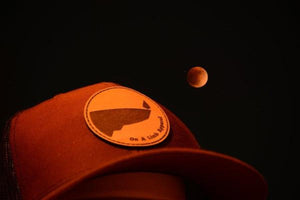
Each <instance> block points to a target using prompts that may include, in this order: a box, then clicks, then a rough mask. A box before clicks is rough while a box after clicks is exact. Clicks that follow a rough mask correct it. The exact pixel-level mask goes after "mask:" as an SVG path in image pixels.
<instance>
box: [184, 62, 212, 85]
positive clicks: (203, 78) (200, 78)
mask: <svg viewBox="0 0 300 200" xmlns="http://www.w3.org/2000/svg"><path fill="white" fill-rule="evenodd" d="M207 80H208V74H207V72H206V70H205V69H204V68H203V67H199V66H196V67H192V68H191V69H190V70H189V71H188V73H187V82H188V84H189V85H190V86H192V87H194V88H200V87H203V86H204V85H205V84H206V83H207Z"/></svg>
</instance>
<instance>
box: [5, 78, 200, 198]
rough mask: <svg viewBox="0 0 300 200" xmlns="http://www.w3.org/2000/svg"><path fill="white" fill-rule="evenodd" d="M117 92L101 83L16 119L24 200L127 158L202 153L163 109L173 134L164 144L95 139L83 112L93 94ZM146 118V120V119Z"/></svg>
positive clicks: (14, 140)
mask: <svg viewBox="0 0 300 200" xmlns="http://www.w3.org/2000/svg"><path fill="white" fill-rule="evenodd" d="M113 86H118V85H117V84H115V83H99V84H94V85H91V86H87V87H84V88H80V89H76V90H73V91H70V92H67V93H64V94H60V95H57V96H55V97H54V98H52V99H49V100H47V101H44V102H42V103H40V104H38V105H36V106H34V107H32V108H30V109H27V110H24V111H22V112H20V113H19V114H17V115H16V116H15V117H14V118H13V120H12V122H11V131H10V145H11V149H12V156H13V160H14V165H15V170H16V176H17V179H18V183H19V187H20V190H21V194H22V196H23V198H24V199H39V198H41V197H43V196H44V195H45V194H46V193H47V192H49V191H51V190H52V189H53V188H55V187H59V184H62V183H64V182H66V181H68V180H70V179H72V177H74V176H76V175H77V174H78V173H83V174H84V173H85V171H88V170H91V169H93V168H96V167H99V166H102V165H103V166H104V165H106V164H108V163H111V162H113V161H114V160H118V159H119V158H122V157H126V156H132V155H134V154H136V155H138V154H139V153H141V152H145V151H149V150H153V149H169V148H196V149H198V148H199V144H198V142H197V141H196V139H195V138H194V136H193V134H192V133H191V132H190V131H189V129H188V128H187V127H186V126H185V125H184V124H183V123H182V122H181V121H180V120H179V119H178V118H177V117H176V116H175V115H174V114H172V113H171V112H170V111H169V110H167V109H166V108H165V107H163V106H160V107H161V108H162V109H163V110H164V112H165V113H166V115H167V116H168V118H169V121H170V133H169V135H168V137H167V138H166V139H165V140H164V141H163V142H161V143H160V144H157V145H154V146H151V147H124V146H120V145H115V144H112V143H110V142H107V141H105V140H103V139H101V138H99V137H97V136H95V135H94V134H92V131H91V130H90V129H89V127H88V126H87V124H86V122H85V119H84V116H83V109H84V106H85V104H86V102H87V100H88V99H89V98H90V96H91V95H92V94H94V93H95V92H97V91H99V90H103V89H105V88H108V87H113ZM141 103H143V102H141ZM145 103H146V104H145ZM145 103H143V104H141V105H143V106H144V109H145V110H147V109H149V108H147V107H148V106H149V105H147V102H145ZM144 114H145V113H143V114H141V118H145V117H146V116H144ZM139 120H142V119H139ZM130 123H131V122H130Z"/></svg>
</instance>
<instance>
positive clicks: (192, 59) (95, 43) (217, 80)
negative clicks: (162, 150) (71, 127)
mask: <svg viewBox="0 0 300 200" xmlns="http://www.w3.org/2000/svg"><path fill="white" fill-rule="evenodd" d="M183 2H184V1H182V2H178V3H174V2H173V3H170V4H164V5H162V4H161V3H154V2H150V1H147V2H145V1H143V2H142V3H141V2H139V3H137V2H133V1H130V2H128V1H122V2H120V1H96V2H89V1H88V2H86V1H84V2H83V1H82V2H80V3H76V2H72V3H69V2H68V3H66V2H65V3H62V2H51V3H49V4H43V5H42V4H36V3H30V2H18V3H16V4H15V3H14V4H11V5H1V38H0V42H1V46H0V67H1V71H0V81H1V82H0V91H1V104H0V106H1V108H0V109H1V126H3V124H4V122H5V121H6V120H7V119H8V118H9V116H11V115H13V114H14V113H15V112H17V111H18V110H22V109H26V108H29V107H31V106H33V105H35V104H37V103H39V102H41V101H43V100H46V99H48V98H51V97H53V96H54V95H56V94H58V93H63V92H67V91H69V90H72V89H76V88H78V87H83V86H87V85H89V84H93V83H97V82H102V81H113V82H117V83H119V84H122V85H124V86H128V87H132V88H134V89H136V90H138V91H140V92H142V93H144V94H146V95H148V96H149V97H151V98H153V99H154V100H156V101H158V102H160V103H161V104H163V105H165V106H166V107H168V108H169V109H170V110H172V111H173V112H174V113H175V114H176V115H177V116H179V117H180V118H181V119H182V120H183V121H184V122H185V123H186V124H187V125H188V127H189V128H190V129H191V130H192V132H193V133H194V134H195V135H196V137H197V139H198V141H199V143H200V144H201V146H202V147H203V148H205V149H210V150H214V151H218V152H221V153H225V154H229V155H231V156H234V157H237V158H239V159H241V160H243V161H245V162H247V163H249V164H251V165H253V166H254V167H255V168H257V169H258V170H259V171H260V172H261V173H262V174H263V175H264V176H265V178H266V180H267V181H268V183H269V190H270V194H269V199H272V200H273V199H297V198H296V197H295V196H296V195H298V194H296V188H298V186H299V185H298V186H297V183H296V180H297V179H296V174H295V173H296V169H297V167H296V166H295V165H296V161H297V160H298V158H299V154H297V155H296V153H295V152H296V145H297V144H299V140H297V139H296V119H295V118H296V97H295V94H296V93H298V90H296V89H295V87H294V85H295V84H296V81H295V77H296V73H295V72H296V68H299V64H297V62H296V54H297V53H298V52H297V51H296V50H297V47H298V46H299V39H298V35H297V34H298V32H297V31H296V28H297V26H299V23H298V22H299V21H298V20H297V17H298V14H297V12H298V10H297V9H296V6H295V5H293V4H291V3H289V2H288V1H282V2H281V3H275V2H272V3H265V4H262V3H257V4H255V3H243V4H241V3H237V2H235V3H229V2H228V1H226V3H225V2H224V3H222V4H220V3H211V4H208V3H198V4H196V3H183ZM197 65H200V66H203V67H204V68H205V69H206V70H207V71H208V74H209V81H208V83H207V85H206V86H204V87H203V88H200V89H194V88H191V87H190V86H189V85H188V84H187V82H186V73H187V71H188V69H189V68H191V67H193V66H197ZM70 103H71V102H70ZM298 196H299V195H298Z"/></svg>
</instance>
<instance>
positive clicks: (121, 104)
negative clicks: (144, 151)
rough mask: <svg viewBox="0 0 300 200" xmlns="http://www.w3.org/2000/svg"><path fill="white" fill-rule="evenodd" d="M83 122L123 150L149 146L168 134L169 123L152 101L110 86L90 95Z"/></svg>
mask: <svg viewBox="0 0 300 200" xmlns="http://www.w3.org/2000/svg"><path fill="white" fill-rule="evenodd" d="M84 118H85V121H86V123H87V125H88V127H89V128H90V129H91V131H92V132H93V133H94V134H96V135H97V136H99V137H100V138H102V139H104V140H106V141H109V142H112V143H114V144H119V145H123V146H141V147H144V146H152V145H155V144H158V143H160V142H162V141H164V140H165V139H166V138H167V136H168V134H169V129H170V125H169V120H168V117H167V115H166V113H165V112H164V111H163V110H162V108H161V107H160V106H159V105H158V104H157V103H156V102H155V101H153V100H152V99H150V98H149V97H147V96H145V95H144V94H141V93H139V92H137V91H135V90H133V89H130V88H127V87H123V86H113V87H109V88H106V89H103V90H100V91H98V92H96V93H95V94H93V95H92V96H91V97H90V99H89V100H88V101H87V103H86V105H85V108H84Z"/></svg>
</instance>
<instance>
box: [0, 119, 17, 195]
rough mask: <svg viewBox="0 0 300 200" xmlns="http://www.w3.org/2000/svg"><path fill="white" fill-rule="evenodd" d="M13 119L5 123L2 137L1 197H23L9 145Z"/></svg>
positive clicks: (0, 165)
mask: <svg viewBox="0 0 300 200" xmlns="http://www.w3.org/2000/svg"><path fill="white" fill-rule="evenodd" d="M10 122H11V119H10V120H8V121H7V122H6V124H5V127H4V129H3V130H2V132H1V137H0V199H3V200H6V199H7V200H19V199H21V195H20V190H19V187H18V183H17V179H16V174H15V171H14V165H13V161H12V158H11V152H10V145H9V130H10Z"/></svg>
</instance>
